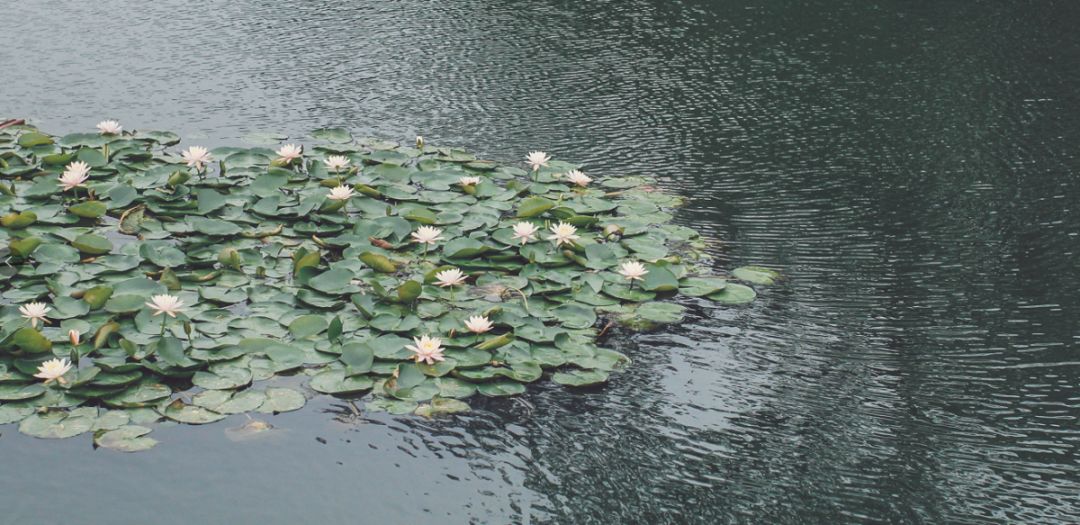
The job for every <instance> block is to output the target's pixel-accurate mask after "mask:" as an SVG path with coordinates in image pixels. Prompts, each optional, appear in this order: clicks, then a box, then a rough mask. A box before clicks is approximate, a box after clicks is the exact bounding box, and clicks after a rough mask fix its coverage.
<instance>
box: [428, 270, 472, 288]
mask: <svg viewBox="0 0 1080 525" xmlns="http://www.w3.org/2000/svg"><path fill="white" fill-rule="evenodd" d="M465 277H466V275H465V274H464V273H462V272H461V270H459V269H457V268H450V269H449V270H443V271H441V272H439V273H437V274H435V279H436V281H435V284H437V285H439V286H442V287H443V288H445V287H447V286H456V285H459V284H461V283H463V282H465Z"/></svg>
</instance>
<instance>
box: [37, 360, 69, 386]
mask: <svg viewBox="0 0 1080 525" xmlns="http://www.w3.org/2000/svg"><path fill="white" fill-rule="evenodd" d="M68 370H71V363H69V362H68V360H67V359H50V360H48V361H45V362H44V363H41V365H40V366H38V373H36V374H34V377H40V378H41V379H44V380H45V384H46V385H47V384H49V383H51V382H53V381H60V384H63V383H65V382H66V381H64V377H63V375H64V374H66V373H68Z"/></svg>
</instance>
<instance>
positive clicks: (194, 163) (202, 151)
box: [180, 146, 213, 171]
mask: <svg viewBox="0 0 1080 525" xmlns="http://www.w3.org/2000/svg"><path fill="white" fill-rule="evenodd" d="M180 156H181V157H183V158H184V161H185V162H187V165H188V167H190V168H195V170H196V171H202V170H203V167H205V166H206V164H207V163H208V162H210V161H211V160H213V157H212V156H211V155H210V150H208V149H206V148H204V147H202V146H192V147H190V148H188V149H186V150H184V152H183V153H181V154H180Z"/></svg>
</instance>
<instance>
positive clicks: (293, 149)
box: [276, 144, 304, 163]
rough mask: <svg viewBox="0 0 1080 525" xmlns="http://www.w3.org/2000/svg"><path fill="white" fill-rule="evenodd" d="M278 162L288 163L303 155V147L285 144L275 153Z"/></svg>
mask: <svg viewBox="0 0 1080 525" xmlns="http://www.w3.org/2000/svg"><path fill="white" fill-rule="evenodd" d="M276 153H277V154H278V160H280V161H282V162H285V163H289V162H292V161H294V160H296V159H298V158H300V157H302V156H303V155H304V147H303V146H297V145H296V144H286V145H284V146H282V147H280V148H278V150H277V151H276Z"/></svg>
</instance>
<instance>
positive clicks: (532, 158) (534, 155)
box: [525, 151, 551, 171]
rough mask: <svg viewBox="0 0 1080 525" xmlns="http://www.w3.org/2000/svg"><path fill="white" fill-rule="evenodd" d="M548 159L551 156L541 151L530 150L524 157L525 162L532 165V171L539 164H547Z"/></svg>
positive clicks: (539, 165) (537, 168) (537, 167)
mask: <svg viewBox="0 0 1080 525" xmlns="http://www.w3.org/2000/svg"><path fill="white" fill-rule="evenodd" d="M549 160H551V157H549V156H548V154H547V153H544V152H543V151H530V152H529V156H528V157H526V158H525V162H527V163H528V164H529V165H530V166H532V170H533V171H536V170H539V169H540V167H541V166H547V165H548V161H549Z"/></svg>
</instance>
